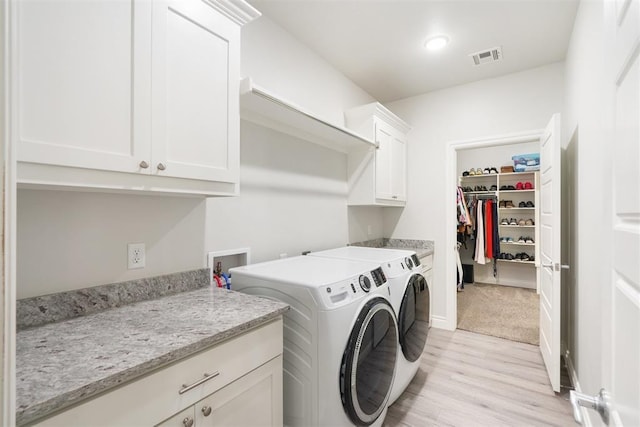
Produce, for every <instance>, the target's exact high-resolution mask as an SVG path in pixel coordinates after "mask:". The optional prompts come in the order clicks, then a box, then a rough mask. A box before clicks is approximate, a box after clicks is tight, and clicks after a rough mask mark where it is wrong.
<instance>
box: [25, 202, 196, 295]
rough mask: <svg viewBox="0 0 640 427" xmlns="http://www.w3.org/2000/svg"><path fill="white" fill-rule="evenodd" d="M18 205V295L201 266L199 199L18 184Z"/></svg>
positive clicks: (81, 286)
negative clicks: (141, 259)
mask: <svg viewBox="0 0 640 427" xmlns="http://www.w3.org/2000/svg"><path fill="white" fill-rule="evenodd" d="M17 209H18V221H17V222H18V227H17V228H18V242H17V264H18V265H17V271H18V277H17V280H18V299H20V298H26V297H31V296H35V295H44V294H49V293H55V292H61V291H65V290H70V289H79V288H83V287H88V286H96V285H102V284H106V283H114V282H120V281H124V280H131V279H138V278H142V277H149V276H154V275H159V274H166V273H173V272H177V271H184V270H190V269H195V268H200V267H203V266H204V232H203V231H204V223H205V222H204V220H205V210H204V201H203V200H202V199H194V198H181V197H152V196H140V195H121V194H106V193H86V192H67V191H39V190H19V191H18V208H17ZM138 242H143V243H145V244H146V267H145V268H144V269H137V270H128V269H127V243H138Z"/></svg>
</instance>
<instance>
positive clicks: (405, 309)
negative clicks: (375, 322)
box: [309, 246, 431, 405]
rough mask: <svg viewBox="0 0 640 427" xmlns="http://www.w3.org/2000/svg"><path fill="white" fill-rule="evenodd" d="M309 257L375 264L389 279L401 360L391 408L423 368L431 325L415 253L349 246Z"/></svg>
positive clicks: (427, 291)
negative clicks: (423, 358) (421, 365)
mask: <svg viewBox="0 0 640 427" xmlns="http://www.w3.org/2000/svg"><path fill="white" fill-rule="evenodd" d="M309 256H314V257H328V258H334V259H351V260H358V261H367V262H373V263H376V264H377V265H380V266H381V267H382V270H383V271H384V274H385V276H386V277H387V279H388V280H389V288H390V290H391V306H392V307H393V310H394V312H395V313H396V316H397V321H398V346H399V357H398V361H397V367H396V377H395V379H394V384H393V389H392V391H391V397H390V398H389V405H391V404H392V403H393V402H395V401H396V399H398V397H400V395H401V394H402V392H403V391H404V390H405V389H406V388H407V386H408V385H409V383H410V382H411V380H412V379H413V377H414V376H415V374H416V372H417V371H418V368H419V366H420V357H421V356H422V352H423V351H424V348H425V344H426V341H427V334H428V332H429V327H430V325H431V316H430V299H431V298H430V289H429V285H428V282H427V280H426V279H425V277H424V276H423V275H422V274H421V271H422V270H421V268H420V260H419V259H418V257H417V255H416V253H415V251H410V250H397V249H384V248H367V247H359V246H346V247H342V248H336V249H329V250H326V251H319V252H312V253H310V254H309Z"/></svg>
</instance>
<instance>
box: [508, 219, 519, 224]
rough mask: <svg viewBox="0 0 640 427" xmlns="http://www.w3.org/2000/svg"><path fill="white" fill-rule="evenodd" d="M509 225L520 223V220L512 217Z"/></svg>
mask: <svg viewBox="0 0 640 427" xmlns="http://www.w3.org/2000/svg"><path fill="white" fill-rule="evenodd" d="M509 225H518V221H516V219H515V218H510V219H509Z"/></svg>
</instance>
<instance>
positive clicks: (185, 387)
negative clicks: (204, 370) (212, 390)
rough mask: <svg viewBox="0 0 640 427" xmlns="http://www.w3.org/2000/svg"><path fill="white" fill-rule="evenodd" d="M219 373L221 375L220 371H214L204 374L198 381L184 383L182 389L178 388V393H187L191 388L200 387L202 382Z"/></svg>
mask: <svg viewBox="0 0 640 427" xmlns="http://www.w3.org/2000/svg"><path fill="white" fill-rule="evenodd" d="M218 375H220V372H214V373H213V374H204V377H203V378H200V379H199V380H198V381H196V382H195V383H193V384H191V385H186V384H182V388H181V389H180V390H178V394H182V393H186V392H188V391H189V390H191V389H193V388H196V387H198V386H199V385H200V384H202V383H205V382H207V381H209V380H211V379H213V378H215V377H217V376H218Z"/></svg>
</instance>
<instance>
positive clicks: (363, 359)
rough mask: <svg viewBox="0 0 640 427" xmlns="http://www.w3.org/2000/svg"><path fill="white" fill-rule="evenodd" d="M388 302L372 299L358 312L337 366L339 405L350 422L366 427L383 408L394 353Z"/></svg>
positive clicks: (393, 327) (395, 337)
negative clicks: (340, 401)
mask: <svg viewBox="0 0 640 427" xmlns="http://www.w3.org/2000/svg"><path fill="white" fill-rule="evenodd" d="M397 330H398V328H397V324H396V319H395V316H394V313H393V309H392V308H391V305H390V304H389V303H388V302H387V300H385V299H384V298H379V297H377V298H373V299H372V300H370V301H369V302H368V303H366V304H365V306H364V307H363V308H362V310H361V311H360V314H359V315H358V318H357V319H356V322H355V325H354V327H353V329H352V331H351V335H350V336H349V341H348V343H347V348H346V349H345V351H344V354H343V356H342V365H341V367H340V395H341V397H342V406H343V407H344V409H345V411H346V413H347V415H349V418H350V419H351V421H352V422H353V423H354V424H356V425H361V426H366V425H369V424H371V423H373V422H374V421H375V420H376V419H377V418H378V417H379V416H380V414H381V413H382V412H383V411H384V409H385V408H386V407H387V401H388V400H389V394H390V393H391V385H392V383H393V376H394V374H395V366H396V357H397V353H398V335H397Z"/></svg>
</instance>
